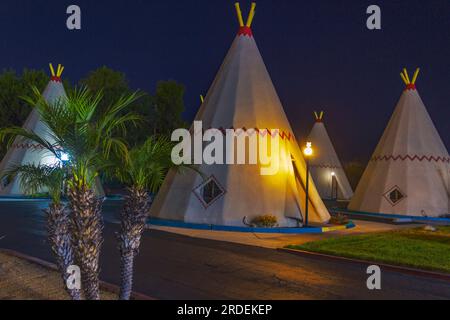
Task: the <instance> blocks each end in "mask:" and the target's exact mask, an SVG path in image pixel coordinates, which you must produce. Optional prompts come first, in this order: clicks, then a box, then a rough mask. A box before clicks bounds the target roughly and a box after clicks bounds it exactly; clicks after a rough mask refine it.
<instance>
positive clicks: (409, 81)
mask: <svg viewBox="0 0 450 320" xmlns="http://www.w3.org/2000/svg"><path fill="white" fill-rule="evenodd" d="M403 73H404V74H405V78H406V81H407V82H408V83H407V84H410V83H411V80H410V79H409V75H408V71H407V70H406V68H403Z"/></svg>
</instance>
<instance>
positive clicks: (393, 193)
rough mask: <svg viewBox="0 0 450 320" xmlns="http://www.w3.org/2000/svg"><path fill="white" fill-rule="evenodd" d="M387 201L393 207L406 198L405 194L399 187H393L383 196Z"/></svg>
mask: <svg viewBox="0 0 450 320" xmlns="http://www.w3.org/2000/svg"><path fill="white" fill-rule="evenodd" d="M384 197H385V198H386V200H387V201H389V203H390V204H391V205H393V206H395V205H396V204H397V203H399V202H400V201H402V200H403V199H404V198H406V196H405V194H404V193H403V192H402V191H401V190H400V188H399V187H397V186H395V187H393V188H392V189H391V190H389V191H388V192H386V193H385V194H384Z"/></svg>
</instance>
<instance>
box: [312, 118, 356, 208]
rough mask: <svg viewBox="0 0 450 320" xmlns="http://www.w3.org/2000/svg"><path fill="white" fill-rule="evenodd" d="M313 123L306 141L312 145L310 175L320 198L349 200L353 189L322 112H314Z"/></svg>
mask: <svg viewBox="0 0 450 320" xmlns="http://www.w3.org/2000/svg"><path fill="white" fill-rule="evenodd" d="M314 117H315V120H316V122H315V124H314V126H313V128H312V130H311V133H310V134H309V137H308V141H311V142H312V145H313V146H314V150H315V153H314V157H312V158H311V162H310V163H311V175H312V177H313V179H314V183H315V184H316V187H317V190H318V191H319V194H320V196H321V197H322V199H331V200H350V199H351V197H352V196H353V190H352V188H351V186H350V183H349V182H348V179H347V176H346V174H345V172H344V169H343V168H342V165H341V162H340V161H339V157H338V155H337V153H336V151H335V149H334V146H333V143H332V142H331V139H330V136H329V135H328V132H327V129H326V127H325V124H324V121H323V117H324V112H323V111H321V112H314Z"/></svg>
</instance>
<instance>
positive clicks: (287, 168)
mask: <svg viewBox="0 0 450 320" xmlns="http://www.w3.org/2000/svg"><path fill="white" fill-rule="evenodd" d="M235 7H236V12H237V17H238V22H239V29H238V33H237V36H236V38H235V39H234V42H233V43H232V45H231V48H230V49H229V51H228V54H227V55H226V57H225V60H224V62H223V64H222V66H221V68H220V69H219V72H218V74H217V75H216V77H215V79H214V81H213V83H212V85H211V87H210V89H209V91H208V93H207V95H206V96H205V98H204V101H203V103H202V105H201V106H200V109H199V111H198V113H197V116H196V119H195V120H196V121H201V122H202V126H203V128H204V129H205V130H206V129H209V128H214V129H218V130H220V131H221V132H225V131H227V130H228V129H234V130H235V132H236V134H238V132H239V133H247V135H249V136H250V135H255V136H256V137H257V139H261V137H262V136H263V135H270V136H271V137H275V136H276V135H279V138H280V139H279V141H280V149H279V154H277V155H274V157H276V158H277V160H278V161H279V163H280V168H279V170H278V171H277V173H276V174H273V175H261V168H262V167H263V165H262V164H261V163H259V162H258V163H257V164H226V163H224V164H212V165H207V164H205V163H203V164H199V165H198V166H197V169H198V170H199V171H200V172H202V173H203V177H202V176H201V175H198V174H197V173H195V172H192V171H185V172H182V173H180V172H176V171H171V172H169V174H168V176H167V177H166V179H165V181H164V184H163V186H162V188H161V189H160V191H159V193H158V195H157V196H156V198H155V201H154V202H153V204H152V208H151V216H152V217H155V218H161V219H168V220H177V221H184V222H188V223H200V224H209V225H225V226H240V227H245V225H246V222H245V221H248V222H250V221H252V220H253V219H254V218H257V217H259V216H264V215H272V216H275V217H276V219H277V224H278V225H279V226H281V227H289V226H297V225H298V221H300V220H304V214H305V207H306V206H305V203H306V200H305V199H306V198H305V181H306V162H305V160H304V158H303V155H302V153H301V151H300V148H299V146H298V145H297V142H296V141H295V138H294V135H293V134H292V129H291V126H290V124H289V121H288V119H287V117H286V114H285V112H284V109H283V106H282V105H281V102H280V99H279V98H278V95H277V92H276V90H275V88H274V86H273V83H272V80H271V79H270V76H269V73H268V71H267V69H266V66H265V64H264V61H263V59H262V57H261V54H260V52H259V50H258V47H257V45H256V42H255V38H254V36H253V32H252V29H251V26H252V21H253V18H254V16H255V8H256V4H255V3H252V6H251V10H250V14H249V16H248V19H247V21H246V23H244V19H243V17H242V12H241V9H240V7H239V4H238V3H236V4H235ZM272 129H276V130H272ZM191 131H192V130H191ZM191 134H192V133H191ZM193 134H194V135H195V134H197V133H195V132H194V133H193ZM224 139H225V138H224ZM270 139H272V138H270ZM270 139H269V140H270ZM247 146H248V145H247ZM247 151H248V150H247ZM329 219H330V216H329V213H328V211H327V209H326V207H325V205H324V204H323V202H322V200H321V198H320V196H319V194H318V192H317V190H316V188H315V187H314V184H312V185H311V188H310V189H309V221H311V222H316V223H324V222H327V221H328V220H329Z"/></svg>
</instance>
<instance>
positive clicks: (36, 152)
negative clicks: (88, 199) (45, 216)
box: [0, 63, 104, 196]
mask: <svg viewBox="0 0 450 320" xmlns="http://www.w3.org/2000/svg"><path fill="white" fill-rule="evenodd" d="M49 67H50V72H51V77H50V81H49V83H48V84H47V87H46V88H45V90H44V92H43V93H42V96H43V97H44V99H45V100H46V101H47V102H48V103H54V102H56V101H58V100H59V99H65V98H66V97H67V96H66V92H65V90H64V86H63V83H62V79H61V75H62V73H63V71H64V67H63V66H62V65H61V64H58V67H57V68H56V72H55V69H54V67H53V65H52V64H51V63H50V64H49ZM23 128H25V129H27V130H30V131H33V132H35V133H38V134H39V135H41V136H44V137H45V138H46V139H47V140H49V141H52V138H51V134H50V132H49V131H48V128H47V127H46V126H45V124H44V123H42V121H41V118H40V116H39V113H38V111H37V110H36V109H33V110H32V111H31V113H30V115H29V116H28V118H27V120H26V121H25V124H24V125H23ZM19 164H36V165H38V164H42V165H58V164H59V160H58V159H56V158H55V157H54V156H53V155H52V154H50V153H49V152H47V151H46V150H44V149H43V147H42V146H40V145H37V144H35V143H33V142H31V141H23V140H22V139H20V138H17V139H16V140H15V141H14V143H13V144H12V145H11V146H10V147H9V149H8V152H7V153H6V155H5V156H4V158H3V160H2V161H1V163H0V172H3V171H4V170H7V169H8V168H9V167H10V166H13V165H19ZM96 191H97V194H98V195H99V196H104V192H103V188H102V186H101V184H100V181H99V180H98V181H97V182H96ZM42 192H45V190H42ZM22 195H23V190H22V189H21V187H20V183H19V179H17V178H16V179H13V180H12V181H8V180H7V179H6V178H4V179H3V180H2V181H0V196H22Z"/></svg>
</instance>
